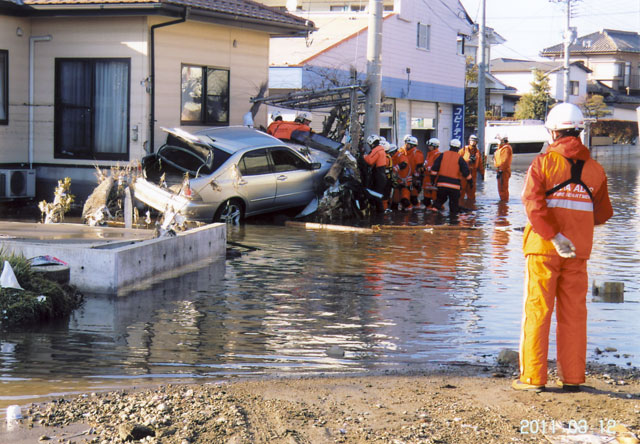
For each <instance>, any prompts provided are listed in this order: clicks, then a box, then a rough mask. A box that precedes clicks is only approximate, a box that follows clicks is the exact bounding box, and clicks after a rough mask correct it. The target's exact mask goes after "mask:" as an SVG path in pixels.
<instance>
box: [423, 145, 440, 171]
mask: <svg viewBox="0 0 640 444" xmlns="http://www.w3.org/2000/svg"><path fill="white" fill-rule="evenodd" d="M440 154H441V153H440V150H439V149H438V148H436V149H433V150H431V151H429V152H428V153H427V158H426V159H425V160H424V169H425V170H426V171H427V173H429V172H430V171H431V167H432V166H433V163H434V162H435V161H436V159H437V158H438V156H439V155H440Z"/></svg>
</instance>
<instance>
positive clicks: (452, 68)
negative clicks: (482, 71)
mask: <svg viewBox="0 0 640 444" xmlns="http://www.w3.org/2000/svg"><path fill="white" fill-rule="evenodd" d="M263 1H264V3H265V4H267V5H269V6H274V7H282V8H284V7H287V5H288V6H289V7H290V8H291V7H292V6H294V5H295V7H296V10H297V11H296V14H298V15H299V16H300V17H304V18H306V19H309V20H311V21H313V23H314V24H315V26H316V27H317V28H318V30H317V31H315V32H313V33H311V34H309V35H308V36H307V38H306V39H288V38H284V39H283V38H277V37H276V38H272V39H271V55H270V64H271V68H270V70H269V89H270V94H277V93H281V92H288V91H293V90H298V89H302V88H313V87H318V86H319V85H324V86H327V85H330V84H332V82H333V84H334V85H337V84H346V83H349V70H350V68H351V67H354V68H355V69H356V70H357V72H358V74H359V76H360V78H364V76H365V75H366V66H367V35H368V14H367V11H366V9H367V8H366V6H365V7H364V8H361V7H360V6H358V5H361V4H362V3H358V2H335V1H320V0H318V1H312V2H306V1H304V2H302V1H301V2H299V4H298V3H295V2H292V3H289V2H285V0H281V1H276V0H263ZM365 5H368V3H365ZM384 6H385V7H384V10H385V12H384V14H383V16H384V18H383V25H382V26H383V33H382V91H383V95H384V97H385V100H384V102H383V103H382V107H381V111H382V112H381V115H380V127H381V133H382V135H383V136H385V137H386V138H387V139H388V140H390V141H392V142H394V143H401V142H402V138H403V136H404V135H405V134H413V135H414V136H416V137H417V138H418V140H419V142H420V145H421V146H424V145H425V143H426V140H428V139H429V138H430V137H439V138H440V139H441V142H442V143H443V144H446V143H448V141H449V140H450V139H451V138H452V135H453V133H454V128H455V125H456V122H460V118H459V117H460V116H462V110H463V108H462V107H463V105H464V79H465V42H466V41H467V39H468V37H469V36H470V35H471V33H472V21H471V19H470V18H469V16H468V15H467V13H466V11H465V10H464V8H463V7H462V5H461V4H460V3H459V1H453V2H442V1H439V0H438V1H435V0H424V1H422V2H415V1H412V0H399V1H395V2H389V1H387V2H385V3H384ZM290 10H291V9H290ZM454 114H456V115H457V118H456V117H454ZM321 117H322V115H318V116H314V125H318V124H319V123H321V121H322V119H321Z"/></svg>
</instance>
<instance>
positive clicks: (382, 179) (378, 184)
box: [363, 134, 389, 213]
mask: <svg viewBox="0 0 640 444" xmlns="http://www.w3.org/2000/svg"><path fill="white" fill-rule="evenodd" d="M380 142H381V138H380V136H378V135H377V134H372V135H370V136H369V137H367V145H369V148H371V151H370V152H369V154H365V155H364V157H363V158H364V161H365V162H367V164H368V165H369V166H371V168H372V169H373V190H374V191H376V192H377V193H380V194H382V199H380V200H376V207H377V210H378V211H379V212H380V213H383V212H385V210H386V209H387V208H388V207H389V201H388V200H387V199H388V197H387V196H385V194H384V193H385V190H386V189H387V174H386V168H387V154H386V153H385V150H384V146H383V145H382V144H381V143H380Z"/></svg>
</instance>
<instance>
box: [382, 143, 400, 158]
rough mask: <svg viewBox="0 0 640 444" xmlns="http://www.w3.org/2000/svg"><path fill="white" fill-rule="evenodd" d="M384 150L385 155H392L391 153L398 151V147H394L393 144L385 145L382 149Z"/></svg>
mask: <svg viewBox="0 0 640 444" xmlns="http://www.w3.org/2000/svg"><path fill="white" fill-rule="evenodd" d="M384 150H385V151H386V152H387V154H389V155H393V153H395V152H396V151H398V145H396V144H395V143H387V144H386V145H385V147H384Z"/></svg>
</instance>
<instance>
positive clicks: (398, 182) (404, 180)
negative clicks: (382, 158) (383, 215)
mask: <svg viewBox="0 0 640 444" xmlns="http://www.w3.org/2000/svg"><path fill="white" fill-rule="evenodd" d="M392 160H393V175H394V177H395V183H394V189H393V199H392V207H393V208H394V209H396V208H397V209H398V210H400V211H409V210H411V209H412V208H413V206H412V205H411V201H410V199H411V179H412V174H411V164H410V163H409V156H408V155H407V151H406V150H405V149H404V147H402V148H400V149H398V151H396V153H395V154H394V155H393V158H392Z"/></svg>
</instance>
